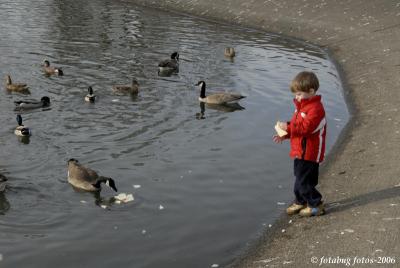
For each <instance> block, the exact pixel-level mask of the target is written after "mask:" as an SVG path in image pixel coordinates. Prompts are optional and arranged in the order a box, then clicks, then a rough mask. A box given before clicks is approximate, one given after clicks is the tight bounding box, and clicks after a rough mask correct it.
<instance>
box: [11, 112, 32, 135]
mask: <svg viewBox="0 0 400 268" xmlns="http://www.w3.org/2000/svg"><path fill="white" fill-rule="evenodd" d="M17 123H18V126H17V128H16V129H15V130H14V133H15V135H17V136H20V137H29V136H30V135H31V134H32V133H31V130H30V129H29V127H26V126H24V125H23V124H22V116H21V115H20V114H19V115H17Z"/></svg>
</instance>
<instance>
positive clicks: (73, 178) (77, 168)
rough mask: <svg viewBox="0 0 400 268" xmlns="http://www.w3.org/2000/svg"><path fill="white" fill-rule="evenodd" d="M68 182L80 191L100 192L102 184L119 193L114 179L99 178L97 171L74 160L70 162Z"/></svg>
mask: <svg viewBox="0 0 400 268" xmlns="http://www.w3.org/2000/svg"><path fill="white" fill-rule="evenodd" d="M68 182H69V183H70V184H72V185H73V186H74V187H76V188H78V189H81V190H85V191H89V192H98V191H100V190H101V185H100V184H101V183H105V184H106V185H107V186H108V187H110V188H112V189H113V190H114V191H116V192H117V191H118V190H117V187H116V186H115V182H114V180H113V179H111V178H106V177H103V176H99V175H98V174H97V173H96V171H94V170H92V169H90V168H87V167H84V166H83V165H81V164H80V163H79V162H78V160H76V159H74V158H71V159H69V160H68Z"/></svg>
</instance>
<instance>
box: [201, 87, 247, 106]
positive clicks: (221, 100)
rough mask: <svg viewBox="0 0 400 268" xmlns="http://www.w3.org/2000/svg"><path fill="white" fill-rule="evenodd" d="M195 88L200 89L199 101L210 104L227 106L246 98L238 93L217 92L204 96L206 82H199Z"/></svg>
mask: <svg viewBox="0 0 400 268" xmlns="http://www.w3.org/2000/svg"><path fill="white" fill-rule="evenodd" d="M196 86H198V87H199V88H200V97H199V101H201V102H205V103H210V104H228V103H234V102H238V101H239V100H240V99H243V98H246V96H242V95H241V94H239V93H229V92H217V93H214V94H211V95H208V96H206V82H204V81H199V82H198V83H197V84H196Z"/></svg>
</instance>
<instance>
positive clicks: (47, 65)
mask: <svg viewBox="0 0 400 268" xmlns="http://www.w3.org/2000/svg"><path fill="white" fill-rule="evenodd" d="M43 71H44V72H45V74H47V75H52V74H57V75H64V72H63V71H62V70H61V68H56V67H52V66H50V62H49V61H48V60H45V61H44V63H43Z"/></svg>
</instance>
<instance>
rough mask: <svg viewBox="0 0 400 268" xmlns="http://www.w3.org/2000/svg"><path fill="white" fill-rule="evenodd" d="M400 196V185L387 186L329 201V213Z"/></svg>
mask: <svg viewBox="0 0 400 268" xmlns="http://www.w3.org/2000/svg"><path fill="white" fill-rule="evenodd" d="M399 196H400V186H395V187H392V188H387V189H383V190H379V191H375V192H370V193H366V194H362V195H358V196H355V197H351V198H346V199H343V200H339V201H337V202H332V203H328V204H327V205H326V210H327V213H332V212H338V211H343V210H346V209H349V208H354V207H359V206H363V205H366V204H369V203H371V202H376V201H380V200H383V199H389V198H394V197H399Z"/></svg>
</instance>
